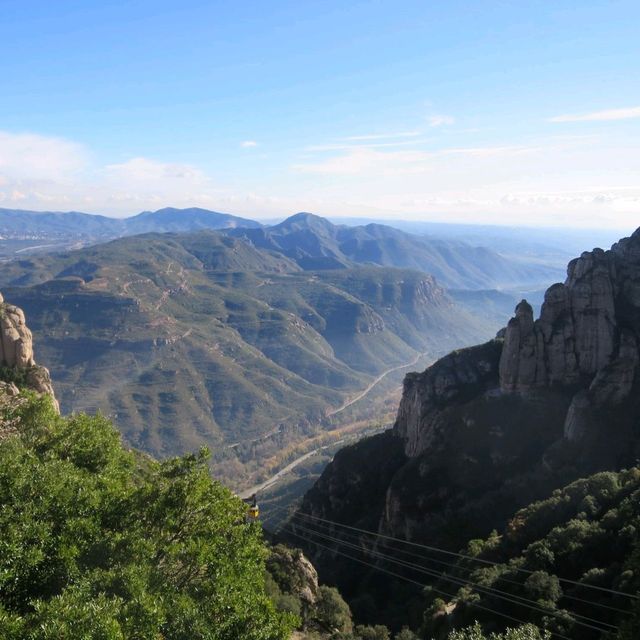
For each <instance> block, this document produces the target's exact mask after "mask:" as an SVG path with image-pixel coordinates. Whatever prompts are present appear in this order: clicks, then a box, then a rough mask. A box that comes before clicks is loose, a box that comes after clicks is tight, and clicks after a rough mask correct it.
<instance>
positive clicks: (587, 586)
mask: <svg viewBox="0 0 640 640" xmlns="http://www.w3.org/2000/svg"><path fill="white" fill-rule="evenodd" d="M296 513H297V514H300V515H301V516H303V517H305V518H310V519H312V520H318V521H320V522H325V523H328V524H330V525H334V526H338V527H343V528H345V529H350V530H351V531H358V532H359V533H364V534H367V535H371V536H375V537H377V538H381V539H384V540H391V541H393V542H398V543H400V544H405V545H408V546H411V547H416V548H420V549H427V550H428V551H433V552H437V553H442V554H445V555H448V556H453V557H457V558H463V559H465V560H470V561H472V562H480V563H482V564H485V565H490V566H500V564H501V563H499V562H494V561H491V560H485V559H484V558H476V557H474V556H470V555H467V554H464V553H457V552H455V551H448V550H446V549H440V548H438V547H434V546H430V545H425V544H420V543H418V542H411V541H410V540H402V539H401V538H394V537H393V536H387V535H384V534H382V533H376V532H374V531H368V530H367V529H361V528H359V527H353V526H350V525H347V524H342V523H340V522H334V521H332V520H327V519H325V518H318V517H317V516H312V515H310V514H306V513H300V512H296ZM511 570H513V571H517V572H519V573H526V574H528V575H531V574H533V573H535V572H534V571H530V570H528V569H522V568H520V567H511ZM558 580H559V581H560V582H566V583H567V584H573V585H576V586H578V587H581V588H585V589H595V590H597V591H604V592H607V593H613V594H615V595H618V596H624V597H626V598H631V599H633V600H638V599H640V596H638V595H635V594H632V593H627V592H625V591H618V590H616V589H608V588H607V587H600V586H598V585H594V584H586V583H584V582H578V581H577V580H571V579H569V578H561V577H559V576H558Z"/></svg>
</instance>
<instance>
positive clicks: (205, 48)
mask: <svg viewBox="0 0 640 640" xmlns="http://www.w3.org/2000/svg"><path fill="white" fill-rule="evenodd" d="M0 15H1V16H2V17H1V19H0V78H1V79H2V99H1V100H0V206H4V207H13V208H33V209H79V210H85V211H90V212H100V213H108V214H114V215H125V214H130V213H134V212H137V211H140V210H142V209H149V208H158V207H162V206H167V205H174V206H190V205H198V206H205V207H208V208H213V209H218V210H226V211H231V212H237V213H241V214H245V215H251V216H254V217H273V216H278V215H287V214H290V213H293V212H295V211H299V210H309V211H314V212H317V213H320V214H323V215H331V216H341V215H345V216H347V215H348V216H358V215H362V216H370V217H375V216H379V217H385V218H390V217H398V218H405V219H410V218H413V219H425V220H451V221H464V222H476V221H477V222H496V223H509V224H564V225H566V224H576V225H584V226H612V227H629V225H630V224H633V223H634V222H636V221H637V220H638V219H639V218H640V216H639V215H638V214H640V26H639V25H640V4H638V2H636V1H634V2H627V1H622V2H615V1H610V2H602V1H601V2H589V1H585V0H583V1H581V2H563V1H562V0H557V1H553V2H552V1H548V2H526V1H513V2H507V1H503V2H497V1H494V2H491V1H484V2H427V1H424V0H423V1H421V2H404V1H402V0H396V1H395V2H386V1H382V0H381V1H377V2H346V1H343V2H333V1H331V0H325V1H324V2H305V1H300V0H299V1H298V2H278V1H277V0H273V1H271V2H243V3H236V2H194V1H190V0H185V1H183V2H179V3H177V2H165V1H163V0H155V1H154V2H146V1H143V2H136V1H129V2H109V1H104V2H89V1H87V0H84V1H82V2H80V1H78V2H68V1H65V0H56V2H30V1H29V0H22V1H18V2H6V1H4V0H0Z"/></svg>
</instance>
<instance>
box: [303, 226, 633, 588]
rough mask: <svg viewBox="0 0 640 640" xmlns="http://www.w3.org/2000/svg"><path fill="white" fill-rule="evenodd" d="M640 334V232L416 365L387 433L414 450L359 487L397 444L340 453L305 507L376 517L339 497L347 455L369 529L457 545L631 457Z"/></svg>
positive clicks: (322, 562)
mask: <svg viewBox="0 0 640 640" xmlns="http://www.w3.org/2000/svg"><path fill="white" fill-rule="evenodd" d="M639 345H640V230H638V231H636V232H635V233H634V234H633V236H631V237H630V238H626V239H624V240H621V241H620V242H618V243H617V244H616V245H614V246H613V247H612V248H611V250H608V251H603V250H601V249H595V250H593V251H591V252H587V253H583V254H582V255H581V256H580V257H579V258H577V259H576V260H573V261H572V262H571V263H570V264H569V266H568V271H567V279H566V281H565V282H564V284H555V285H553V286H552V287H550V288H549V289H548V291H547V292H546V295H545V301H544V304H543V306H542V309H541V313H540V317H539V318H538V319H537V320H534V317H533V311H532V308H531V306H530V305H529V304H528V303H527V302H526V301H522V302H521V303H520V304H519V305H518V306H517V308H516V311H515V316H514V317H513V318H512V319H511V320H510V321H509V323H508V326H507V327H506V329H504V330H503V331H501V332H500V333H499V337H497V338H496V339H495V340H493V341H491V342H489V343H487V344H485V345H481V346H478V347H472V348H470V349H465V350H461V351H456V352H453V353H451V354H449V355H448V356H446V357H445V358H442V359H441V360H439V361H438V362H436V363H435V364H434V365H433V366H431V367H430V368H429V369H427V370H426V371H424V372H423V373H413V374H409V375H408V376H407V377H406V378H405V382H404V393H403V397H402V400H401V403H400V407H399V410H398V416H397V420H396V423H395V426H394V428H393V431H392V433H391V434H389V437H390V438H394V439H395V441H396V442H398V443H399V444H400V446H401V447H402V449H403V451H404V458H402V459H400V458H398V457H395V458H394V465H395V466H394V467H393V469H392V470H391V471H390V472H389V473H387V474H386V475H385V482H384V487H382V486H377V485H376V487H375V491H373V493H369V494H368V495H365V493H366V492H365V491H364V490H361V488H362V487H366V486H368V485H370V484H371V483H370V478H369V477H368V474H371V473H375V471H372V470H371V469H370V464H369V461H370V460H375V459H377V458H379V457H380V456H382V457H384V449H383V446H387V447H388V446H389V445H388V443H387V445H382V443H380V444H379V445H376V444H375V442H371V443H369V444H366V443H361V444H360V445H359V446H360V447H361V449H362V450H365V449H366V450H368V449H371V448H372V447H373V448H374V449H375V447H376V446H377V447H378V448H379V449H380V451H378V450H377V449H376V451H368V452H367V456H368V459H369V461H368V460H365V459H363V457H362V456H359V455H357V450H351V451H349V450H347V451H345V452H341V453H340V454H338V455H337V456H336V459H335V461H334V462H333V463H332V464H331V465H329V467H328V468H327V469H326V470H325V473H324V474H323V476H322V477H321V478H320V480H319V481H318V483H317V485H316V486H315V487H314V488H313V489H312V490H311V491H310V492H309V493H308V494H307V496H306V497H305V500H304V503H303V505H302V511H303V512H307V513H312V514H313V515H316V516H321V517H323V518H326V519H329V520H336V521H340V522H345V523H348V524H354V521H355V526H363V528H367V527H365V526H364V524H365V521H364V519H363V518H362V517H360V516H359V515H358V512H357V511H354V512H353V514H352V515H351V516H350V514H349V512H348V511H345V510H344V509H338V508H336V506H335V505H336V504H339V503H340V502H341V501H343V500H342V499H338V498H339V496H341V495H342V494H344V492H345V487H343V486H342V485H341V482H343V481H344V471H343V467H344V461H345V460H348V462H349V467H350V469H349V477H350V478H351V480H350V482H351V486H350V493H351V495H353V496H357V500H364V501H367V504H369V505H370V506H371V509H369V510H368V513H367V521H368V522H367V525H368V528H371V527H372V526H373V527H374V528H377V529H378V530H379V531H381V532H384V533H387V534H390V535H393V536H399V537H403V538H406V539H410V540H417V541H422V542H429V543H431V544H436V545H439V546H444V547H449V548H452V549H459V548H460V547H461V546H463V545H464V544H466V542H467V541H468V540H469V539H470V538H473V537H477V536H479V535H487V534H488V533H489V532H490V531H491V530H492V529H493V528H499V527H501V526H503V525H504V524H505V523H506V520H507V519H508V518H509V516H510V514H512V513H513V512H515V511H516V510H517V509H519V508H521V507H522V506H524V505H526V504H529V503H530V502H532V501H534V500H536V499H539V498H541V497H543V496H544V495H546V494H547V493H549V492H550V491H551V490H553V489H554V488H556V487H560V486H562V485H564V484H566V483H568V482H571V481H572V480H574V479H576V478H578V477H581V476H584V475H587V474H589V473H592V472H595V471H599V470H602V469H619V468H621V467H624V466H628V465H632V464H634V462H635V460H636V459H637V458H638V456H640V393H639V392H640V376H639V375H638V369H639V363H640V355H639ZM354 478H356V479H354ZM358 478H359V479H358ZM378 484H380V483H378ZM334 534H336V535H339V533H337V532H334ZM316 566H318V567H319V570H320V574H321V577H322V575H323V571H326V572H328V574H329V575H332V577H335V576H333V573H336V572H337V574H338V575H337V578H336V579H337V580H338V582H339V583H340V581H342V584H347V585H348V584H349V581H350V580H352V579H353V578H351V577H349V576H340V570H339V569H338V568H336V567H337V564H336V563H332V561H331V559H330V558H319V559H318V558H316ZM355 589H356V591H357V588H355Z"/></svg>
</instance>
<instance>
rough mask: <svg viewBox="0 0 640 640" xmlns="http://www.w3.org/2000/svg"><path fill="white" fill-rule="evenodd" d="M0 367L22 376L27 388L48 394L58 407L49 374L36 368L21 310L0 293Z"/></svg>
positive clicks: (29, 335) (31, 343) (29, 337)
mask: <svg viewBox="0 0 640 640" xmlns="http://www.w3.org/2000/svg"><path fill="white" fill-rule="evenodd" d="M0 365H1V366H3V367H6V368H7V369H10V370H15V371H16V372H22V373H23V374H24V381H25V384H26V386H28V387H29V388H31V389H33V390H34V391H37V392H38V393H46V394H48V395H50V396H51V397H52V398H53V399H54V402H55V405H56V407H57V406H58V404H57V401H56V400H55V395H54V393H53V387H52V385H51V377H50V375H49V371H48V370H47V369H45V368H44V367H40V366H38V365H36V363H35V360H34V357H33V338H32V336H31V331H30V330H29V328H28V327H27V324H26V321H25V317H24V313H23V311H22V309H19V308H18V307H16V306H14V305H12V304H8V303H6V302H5V301H4V298H3V297H2V294H0Z"/></svg>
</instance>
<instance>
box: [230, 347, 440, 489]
mask: <svg viewBox="0 0 640 640" xmlns="http://www.w3.org/2000/svg"><path fill="white" fill-rule="evenodd" d="M427 353H429V352H428V351H426V352H424V353H419V354H418V355H416V357H415V358H414V359H413V360H412V361H411V362H405V363H404V364H401V365H398V366H397V367H392V368H391V369H387V370H386V371H384V372H382V373H381V374H380V375H379V376H378V377H377V378H376V379H375V380H374V381H373V382H372V383H371V384H370V385H369V386H368V387H366V388H365V389H364V390H363V391H361V392H360V393H359V394H358V395H357V396H355V398H352V399H351V400H348V401H347V402H345V403H344V404H343V405H342V406H340V407H338V408H337V409H334V410H333V411H330V412H329V413H327V417H331V416H335V415H337V414H338V413H340V412H341V411H344V410H345V409H347V408H348V407H350V406H351V405H353V404H355V403H356V402H358V401H359V400H362V398H364V397H365V396H366V395H368V394H369V393H370V392H371V390H372V389H373V388H374V387H375V386H376V385H377V384H378V383H379V382H381V381H382V380H383V379H384V378H385V377H386V376H388V375H389V374H390V373H393V372H394V371H399V370H400V369H405V368H407V367H412V366H413V365H415V364H418V362H419V360H420V358H422V357H424V356H426V355H427ZM341 442H343V440H338V441H337V442H333V443H331V444H330V445H325V446H322V447H317V448H316V449H313V450H311V451H308V452H307V453H305V454H303V455H301V456H300V457H298V458H296V459H295V460H294V461H293V462H290V463H289V464H288V465H287V466H286V467H283V468H282V469H280V471H278V472H277V473H275V474H274V475H272V476H271V477H270V478H268V479H267V480H265V481H264V482H261V483H260V484H257V485H254V486H253V487H251V488H249V489H246V490H245V491H243V492H241V493H239V494H238V495H239V496H240V497H241V498H242V499H243V500H244V499H247V498H250V497H251V496H253V495H254V494H258V493H260V492H261V491H264V490H265V489H268V488H269V487H270V486H271V485H273V484H275V483H276V482H277V481H278V480H280V479H281V478H283V477H284V476H286V475H287V474H288V473H290V472H291V471H293V470H294V469H295V468H296V467H297V466H298V465H299V464H302V463H303V462H304V461H305V460H308V459H309V458H310V457H311V456H313V455H315V454H316V453H318V452H320V451H323V450H324V449H327V448H328V447H330V446H334V445H336V444H340V443H341ZM237 444H239V443H235V444H234V446H237Z"/></svg>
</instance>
